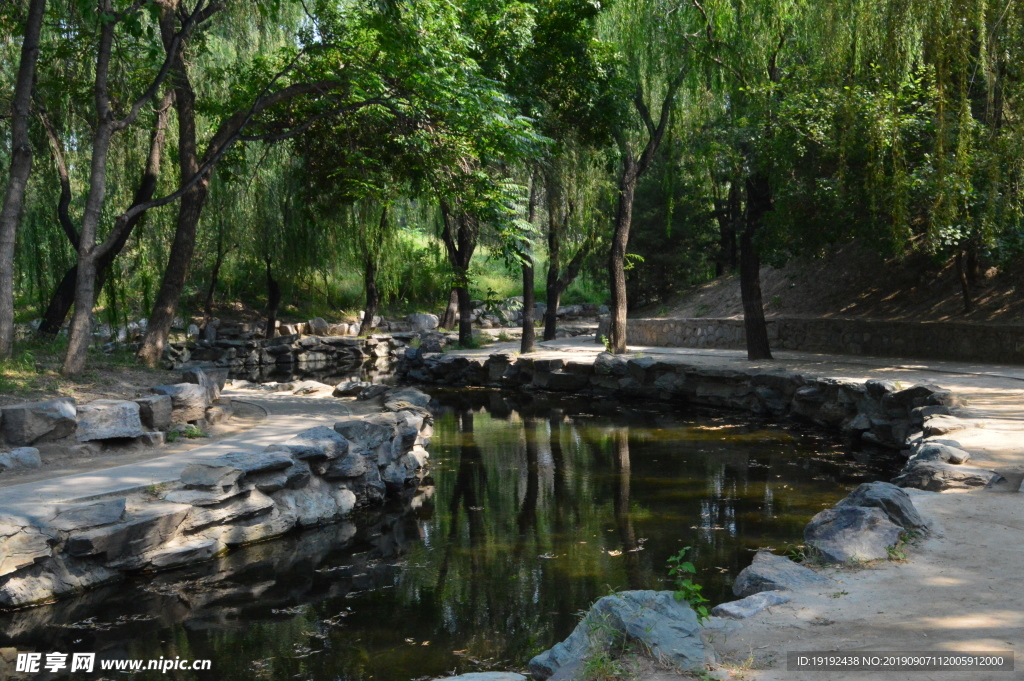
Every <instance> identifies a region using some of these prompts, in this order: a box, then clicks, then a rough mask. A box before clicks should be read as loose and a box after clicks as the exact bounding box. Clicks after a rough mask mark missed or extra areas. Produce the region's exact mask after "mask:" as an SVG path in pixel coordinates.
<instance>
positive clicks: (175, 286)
mask: <svg viewBox="0 0 1024 681" xmlns="http://www.w3.org/2000/svg"><path fill="white" fill-rule="evenodd" d="M166 33H167V30H166V29H165V34H166ZM165 42H166V37H165ZM173 70H174V75H173V83H174V96H175V101H174V107H175V110H176V111H177V113H178V170H179V176H180V178H181V183H182V185H184V184H185V183H187V182H188V181H189V180H191V179H192V178H193V177H194V176H195V175H196V173H197V172H199V157H198V153H197V151H196V119H195V105H196V94H195V91H194V90H193V89H192V83H191V81H190V80H189V78H188V71H187V69H186V68H185V62H184V59H183V58H182V56H181V53H180V52H179V53H178V58H177V59H175V61H174V66H173ZM209 186H210V175H209V173H207V174H206V175H204V176H203V177H202V178H201V179H200V180H199V181H198V182H196V183H195V184H193V185H192V186H191V187H190V188H189V189H188V191H186V192H185V193H184V194H183V195H182V197H181V202H180V204H179V206H178V221H177V224H176V225H175V230H174V241H173V242H172V244H171V252H170V256H169V257H168V260H167V268H166V269H165V270H164V276H163V279H162V280H161V282H160V291H159V292H158V293H157V296H156V301H155V303H154V304H153V313H152V314H151V315H150V316H149V325H148V326H147V327H146V336H145V338H143V340H142V347H140V348H139V353H138V356H139V358H140V359H142V360H143V361H144V362H145V363H146V364H147V365H149V366H151V367H153V366H156V364H157V362H158V361H159V360H160V357H161V356H162V355H163V352H164V344H165V343H166V342H167V336H168V335H169V334H170V332H171V325H172V324H173V323H174V315H175V313H176V312H177V311H178V303H179V302H180V300H181V293H182V291H183V290H184V288H185V279H186V277H187V276H188V268H189V264H190V263H191V262H192V254H193V252H194V251H195V246H196V230H197V228H198V226H199V217H200V216H201V215H202V212H203V205H204V204H205V203H206V196H207V193H208V190H209ZM271 333H273V330H271Z"/></svg>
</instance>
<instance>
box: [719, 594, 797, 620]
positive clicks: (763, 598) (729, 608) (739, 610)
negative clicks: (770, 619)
mask: <svg viewBox="0 0 1024 681" xmlns="http://www.w3.org/2000/svg"><path fill="white" fill-rule="evenodd" d="M790 600H791V598H790V596H788V595H787V594H786V593H785V592H782V591H761V592H759V593H756V594H754V595H753V596H747V597H746V598H743V599H741V600H738V601H730V602H729V603H722V604H721V605H716V606H715V607H713V608H712V609H711V614H712V615H714V616H715V617H728V618H729V619H734V620H740V619H746V618H747V617H752V616H754V615H756V614H757V613H759V612H761V611H762V610H764V609H765V608H770V607H771V606H773V605H780V604H782V603H788V602H789V601H790Z"/></svg>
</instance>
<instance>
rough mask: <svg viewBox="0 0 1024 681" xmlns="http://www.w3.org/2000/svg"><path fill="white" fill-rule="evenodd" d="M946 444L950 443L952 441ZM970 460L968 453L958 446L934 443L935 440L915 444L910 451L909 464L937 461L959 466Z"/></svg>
mask: <svg viewBox="0 0 1024 681" xmlns="http://www.w3.org/2000/svg"><path fill="white" fill-rule="evenodd" d="M947 442H952V440H950V441H947ZM957 444H959V443H957ZM970 458H971V454H970V452H967V451H965V450H963V449H961V448H960V447H958V446H954V445H951V444H946V443H943V442H936V441H935V440H930V441H929V440H924V441H922V442H919V443H917V444H915V445H914V446H913V447H912V448H911V450H910V461H911V462H913V461H917V462H924V461H938V462H940V463H951V464H954V465H957V466H959V465H960V464H962V463H966V462H967V461H968V460H969V459H970Z"/></svg>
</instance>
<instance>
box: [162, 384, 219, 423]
mask: <svg viewBox="0 0 1024 681" xmlns="http://www.w3.org/2000/svg"><path fill="white" fill-rule="evenodd" d="M153 392H154V393H156V394H157V395H167V396H168V397H170V398H171V409H172V411H171V422H172V423H174V424H175V425H180V424H183V423H188V422H189V421H198V420H199V419H201V418H204V417H205V416H206V407H208V406H209V404H210V402H209V400H210V396H209V392H208V391H207V390H206V388H204V387H203V386H201V385H197V384H195V383H175V384H174V385H158V386H156V387H155V388H153Z"/></svg>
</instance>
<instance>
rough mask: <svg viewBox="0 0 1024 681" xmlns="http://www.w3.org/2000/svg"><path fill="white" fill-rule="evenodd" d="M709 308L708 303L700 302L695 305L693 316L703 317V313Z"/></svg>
mask: <svg viewBox="0 0 1024 681" xmlns="http://www.w3.org/2000/svg"><path fill="white" fill-rule="evenodd" d="M710 309H711V306H710V305H708V304H707V303H701V304H700V305H698V306H697V310H696V312H694V313H693V316H694V317H703V316H704V315H706V314H707V313H708V310H710Z"/></svg>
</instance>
